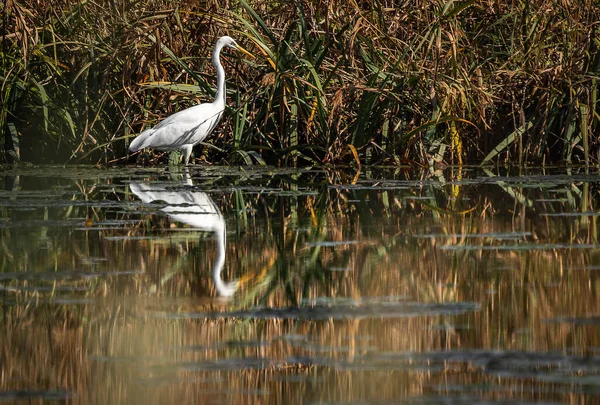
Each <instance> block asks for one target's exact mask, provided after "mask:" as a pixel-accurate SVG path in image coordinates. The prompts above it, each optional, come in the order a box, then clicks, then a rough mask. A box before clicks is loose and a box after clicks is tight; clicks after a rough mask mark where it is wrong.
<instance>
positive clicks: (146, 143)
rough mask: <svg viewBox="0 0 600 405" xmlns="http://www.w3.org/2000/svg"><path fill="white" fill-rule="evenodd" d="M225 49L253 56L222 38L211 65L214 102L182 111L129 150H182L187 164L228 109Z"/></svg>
mask: <svg viewBox="0 0 600 405" xmlns="http://www.w3.org/2000/svg"><path fill="white" fill-rule="evenodd" d="M224 47H227V48H232V49H235V50H238V51H240V52H242V53H244V54H246V55H248V56H250V57H252V58H253V57H254V56H253V55H252V54H251V53H250V52H248V51H247V50H245V49H244V48H242V47H241V46H239V45H238V44H237V43H236V42H235V40H234V39H233V38H231V37H228V36H224V37H221V38H219V40H218V41H217V44H216V45H215V48H214V50H213V54H212V64H213V66H214V67H215V69H217V94H216V95H215V101H213V102H212V103H204V104H198V105H196V106H193V107H190V108H187V109H185V110H183V111H179V112H177V113H175V114H173V115H171V116H169V117H167V118H165V119H164V120H162V121H161V122H159V123H158V124H157V125H156V126H155V127H153V128H150V129H147V130H145V131H144V132H142V133H141V134H140V135H139V136H138V137H137V138H135V139H134V140H133V142H131V145H129V150H130V151H132V152H137V151H138V150H141V149H144V148H154V149H158V150H181V151H182V152H183V156H184V162H185V164H186V165H187V164H188V162H189V160H190V156H191V154H192V148H193V147H194V145H196V144H197V143H200V142H202V141H203V140H204V139H206V137H207V136H208V135H210V133H211V132H212V131H213V130H214V129H215V127H216V126H217V124H218V123H219V121H220V120H221V117H222V116H223V110H224V109H225V70H224V69H223V66H222V65H221V61H220V59H219V55H220V53H221V49H223V48H224Z"/></svg>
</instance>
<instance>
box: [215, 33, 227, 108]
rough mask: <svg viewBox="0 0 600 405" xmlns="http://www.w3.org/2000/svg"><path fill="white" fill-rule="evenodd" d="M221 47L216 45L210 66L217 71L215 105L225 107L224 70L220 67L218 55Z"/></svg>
mask: <svg viewBox="0 0 600 405" xmlns="http://www.w3.org/2000/svg"><path fill="white" fill-rule="evenodd" d="M221 48H223V46H222V45H220V44H217V46H215V49H214V51H213V54H212V64H213V66H214V67H215V69H217V94H216V95H215V101H214V102H215V103H222V104H223V106H225V70H224V69H223V65H221V60H220V59H219V55H220V54H221Z"/></svg>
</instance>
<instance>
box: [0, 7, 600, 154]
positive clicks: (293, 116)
mask: <svg viewBox="0 0 600 405" xmlns="http://www.w3.org/2000/svg"><path fill="white" fill-rule="evenodd" d="M4 4H5V6H4V8H3V10H2V13H3V25H2V60H1V68H0V69H1V70H0V74H1V78H2V83H3V84H2V91H1V92H0V97H1V100H0V105H1V111H0V124H1V125H2V131H3V132H2V136H3V141H4V149H5V152H6V154H5V159H6V160H8V161H19V160H21V161H27V162H34V163H39V162H60V163H65V162H72V163H75V162H93V163H96V162H98V163H104V164H106V163H111V164H117V163H125V162H126V161H127V160H128V153H127V145H128V143H129V142H130V140H131V139H132V137H133V136H135V135H136V134H138V133H139V132H140V131H141V130H143V129H144V128H146V127H147V126H151V125H154V124H155V123H156V122H157V121H158V120H160V119H161V118H162V117H164V116H166V115H168V114H171V113H173V112H175V111H178V110H180V109H182V108H185V107H188V106H190V105H192V104H194V103H197V102H199V101H202V102H204V101H211V99H212V97H213V96H214V86H215V83H214V74H215V73H214V69H213V68H212V66H211V64H210V52H211V50H212V47H213V46H214V42H215V41H216V39H217V38H218V37H219V36H221V35H225V34H227V35H231V36H233V37H234V38H236V39H237V40H238V42H240V44H242V46H244V47H245V48H247V49H248V50H249V51H251V52H252V53H254V54H255V55H257V58H256V59H254V60H247V59H243V58H239V57H238V56H237V55H233V54H229V55H225V56H224V57H223V58H222V59H223V63H224V65H225V70H226V72H227V85H228V104H229V106H230V107H229V108H228V111H227V115H226V119H225V120H224V122H222V123H221V125H220V126H219V127H218V129H217V131H216V132H215V133H214V134H213V136H212V137H211V138H210V140H209V141H208V143H210V144H212V146H213V147H210V146H204V147H200V146H199V147H196V148H195V154H196V158H197V159H198V158H200V159H206V160H208V161H210V162H213V163H229V164H240V163H245V164H257V163H259V164H262V163H267V164H273V165H313V164H332V163H346V164H404V163H415V162H416V163H419V164H434V163H436V162H445V163H450V164H462V163H486V164H492V163H501V164H504V163H519V164H540V163H583V162H585V163H591V164H595V163H598V161H599V160H600V159H599V156H600V143H599V142H598V139H597V137H595V136H594V134H595V133H597V131H598V124H599V120H600V116H599V115H598V112H599V111H598V110H599V108H598V102H597V92H598V79H599V77H600V54H599V52H598V48H599V46H600V34H599V28H598V21H600V5H599V4H598V3H597V2H596V1H594V0H578V1H566V0H534V1H511V2H503V1H499V0H488V1H473V0H471V1H460V2H459V1H452V0H434V1H420V0H406V1H386V0H364V1H348V2H347V1H338V0H332V1H322V0H311V1H308V0H305V1H301V0H296V1H290V2H264V1H257V0H236V1H233V0H232V1H228V0H225V1H216V0H208V1H205V2H200V3H197V2H174V1H160V0H144V1H140V2H127V1H121V0H115V1H110V2H102V3H101V4H98V3H95V2H93V1H90V0H83V1H81V2H78V3H74V2H70V1H65V0H59V1H54V2H49V1H41V2H33V1H31V0H24V1H8V2H5V3H4ZM153 156H159V155H158V154H154V155H153ZM132 160H133V158H132V157H129V161H132Z"/></svg>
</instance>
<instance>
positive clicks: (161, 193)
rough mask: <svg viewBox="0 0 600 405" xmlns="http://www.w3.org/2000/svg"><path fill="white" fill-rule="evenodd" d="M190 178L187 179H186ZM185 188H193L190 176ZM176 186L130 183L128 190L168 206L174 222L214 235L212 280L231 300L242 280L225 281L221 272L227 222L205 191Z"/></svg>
mask: <svg viewBox="0 0 600 405" xmlns="http://www.w3.org/2000/svg"><path fill="white" fill-rule="evenodd" d="M186 177H187V176H186ZM185 184H186V185H188V186H192V181H191V179H190V178H189V177H187V179H186V183H185ZM173 186H174V184H173V183H162V184H161V183H154V184H145V183H131V184H129V188H130V189H131V191H132V192H133V194H135V195H136V196H137V197H138V198H139V199H140V200H142V201H143V202H145V203H151V202H153V201H157V202H158V201H160V202H164V203H166V205H165V207H163V208H162V209H161V211H163V212H164V213H166V214H167V215H168V216H170V217H171V218H172V219H173V220H175V221H178V222H183V223H184V224H188V225H190V226H192V227H194V228H198V229H200V230H202V231H207V232H214V233H215V237H216V240H217V257H216V258H215V263H214V264H213V269H212V278H213V282H214V283H215V288H216V289H217V292H218V293H219V295H220V296H222V297H231V296H232V295H233V294H234V293H235V292H236V291H237V289H238V288H239V286H240V281H239V280H234V281H231V282H225V281H223V279H222V278H221V271H222V270H223V266H224V265H225V239H226V227H225V219H224V218H223V215H222V214H221V211H220V210H219V208H218V207H217V206H216V204H215V203H214V202H213V200H212V199H211V198H210V197H209V196H208V194H206V193H205V192H202V191H193V190H192V189H189V188H188V189H185V188H178V189H177V188H174V187H173Z"/></svg>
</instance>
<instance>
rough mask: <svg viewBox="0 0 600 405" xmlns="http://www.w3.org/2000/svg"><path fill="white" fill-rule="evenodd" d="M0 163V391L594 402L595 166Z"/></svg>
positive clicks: (15, 396) (145, 400) (35, 396)
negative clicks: (432, 168)
mask: <svg viewBox="0 0 600 405" xmlns="http://www.w3.org/2000/svg"><path fill="white" fill-rule="evenodd" d="M0 176H2V181H3V184H4V187H3V188H2V189H1V190H0V237H1V246H0V249H1V254H0V266H1V267H0V268H1V271H0V302H1V303H2V309H1V311H2V323H1V324H0V329H1V330H0V336H2V337H3V339H1V340H0V353H1V354H0V364H1V370H2V373H1V374H0V401H5V402H21V401H23V402H31V403H43V402H48V403H63V402H65V401H66V402H69V403H103V404H107V403H111V404H137V403H139V404H149V403H156V404H158V403H161V404H162V403H203V404H205V403H208V404H211V403H214V404H225V403H227V404H230V403H236V404H255V403H260V404H282V403H286V404H341V403H344V404H391V403H416V404H438V403H439V404H441V403H444V404H447V403H469V404H470V403H495V402H499V403H506V402H510V403H591V402H600V401H598V400H597V395H598V394H600V333H599V332H600V311H599V307H600V302H599V299H598V292H597V291H598V290H597V288H598V287H599V286H600V284H599V280H600V272H599V271H598V270H599V269H600V243H599V242H598V228H597V218H598V215H600V214H598V213H599V212H600V210H598V181H599V180H600V176H599V175H598V173H597V172H596V171H590V170H588V171H585V170H584V169H547V170H531V171H526V172H520V173H519V172H512V171H507V170H504V171H498V170H497V171H495V172H494V171H490V170H481V169H462V170H459V169H454V168H448V169H445V170H444V171H441V172H436V173H429V172H420V171H416V170H406V169H396V168H383V169H371V170H368V171H363V172H362V173H356V172H355V171H351V170H349V171H346V172H343V171H335V170H315V169H304V170H280V169H274V168H221V167H194V168H190V169H189V170H187V171H184V170H183V169H166V168H147V169H145V168H115V169H97V168H91V167H68V168H58V167H39V168H38V167H36V168H24V169H5V170H3V171H2V172H0Z"/></svg>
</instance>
